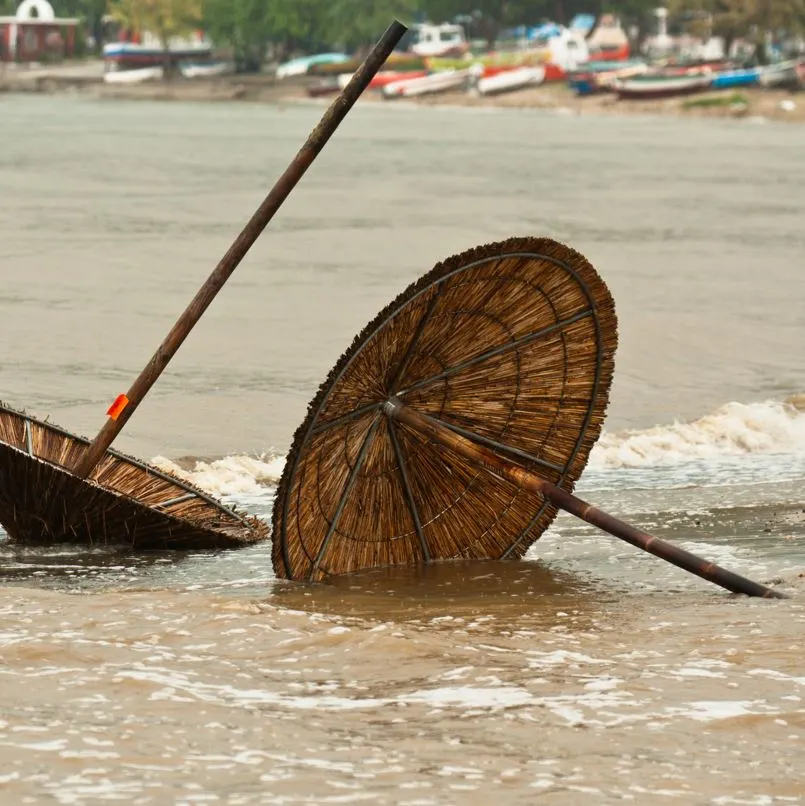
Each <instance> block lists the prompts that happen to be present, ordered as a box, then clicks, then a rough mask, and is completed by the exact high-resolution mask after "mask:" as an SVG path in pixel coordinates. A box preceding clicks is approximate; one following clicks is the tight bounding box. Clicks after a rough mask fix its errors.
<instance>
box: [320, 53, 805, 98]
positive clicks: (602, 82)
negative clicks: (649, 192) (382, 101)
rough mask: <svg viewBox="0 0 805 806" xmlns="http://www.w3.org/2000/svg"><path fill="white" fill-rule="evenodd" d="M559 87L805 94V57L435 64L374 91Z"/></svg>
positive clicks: (335, 78) (400, 73)
mask: <svg viewBox="0 0 805 806" xmlns="http://www.w3.org/2000/svg"><path fill="white" fill-rule="evenodd" d="M331 67H334V66H331ZM406 68H407V69H406ZM323 72H327V71H323ZM333 72H335V75H332V76H329V77H324V78H321V79H320V80H318V81H316V82H314V83H312V84H310V86H308V89H307V92H308V94H309V95H310V96H312V97H318V96H325V95H328V94H334V93H336V92H338V91H339V90H340V89H341V88H343V87H344V86H345V84H346V83H347V81H349V79H350V77H351V75H352V73H350V72H336V71H335V70H333ZM554 81H566V82H567V83H568V84H569V85H570V87H571V88H572V89H573V90H574V91H575V92H576V94H577V95H579V96H588V95H595V94H599V93H603V92H608V93H614V94H616V95H617V96H618V97H619V98H622V99H626V100H628V99H656V98H671V97H675V96H681V95H690V94H694V93H698V92H705V91H711V90H722V89H735V88H739V87H750V86H759V87H767V88H784V89H790V90H805V57H802V58H799V59H792V60H788V61H785V62H779V63H776V64H770V65H765V66H750V67H746V66H741V65H739V64H735V63H732V62H729V61H726V60H719V61H711V62H704V61H700V62H693V63H673V62H665V63H660V64H649V63H648V62H646V61H643V60H637V59H632V60H625V61H596V62H585V63H582V64H579V65H577V66H575V67H574V68H572V69H564V68H562V67H560V66H558V65H555V64H551V63H542V64H539V63H532V64H528V63H521V64H516V63H496V62H495V61H494V60H486V61H474V62H471V63H468V62H467V61H463V62H462V61H461V60H450V59H433V60H430V61H429V62H428V63H427V64H425V65H421V66H419V67H416V68H412V66H411V65H405V66H403V67H402V69H401V68H400V67H399V66H396V67H395V68H394V69H388V70H384V71H382V72H380V73H378V74H377V75H376V76H375V78H374V79H373V81H372V83H371V84H370V89H374V90H377V91H379V92H380V93H381V94H382V96H383V97H384V98H404V97H413V96H421V95H428V94H433V93H441V92H447V91H461V90H466V91H468V92H471V93H473V94H477V95H481V96H484V95H493V94H502V93H508V92H516V91H518V90H523V89H528V88H531V87H535V86H538V85H539V84H542V83H544V82H554Z"/></svg>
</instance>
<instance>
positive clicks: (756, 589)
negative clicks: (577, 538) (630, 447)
mask: <svg viewBox="0 0 805 806" xmlns="http://www.w3.org/2000/svg"><path fill="white" fill-rule="evenodd" d="M383 411H384V412H385V413H386V415H388V416H389V417H391V418H392V419H394V420H396V421H397V422H400V423H404V424H405V425H407V426H409V427H410V428H412V429H414V430H415V431H417V432H419V433H420V434H422V435H424V436H427V437H428V438H430V439H431V440H433V441H434V442H438V443H439V444H441V445H444V446H445V447H446V448H448V449H450V450H451V451H453V452H455V453H457V454H459V455H460V456H463V457H465V458H467V459H469V460H470V461H471V462H473V463H474V464H477V465H481V466H482V467H485V468H486V469H487V470H489V471H490V472H492V473H494V474H495V475H496V476H499V477H500V478H504V479H507V480H508V481H510V482H512V483H513V484H516V485H517V486H518V487H522V488H524V489H526V490H529V491H531V492H534V493H539V494H541V495H543V496H545V498H547V499H548V500H550V501H551V502H552V503H553V504H555V505H556V506H557V507H559V508H560V509H564V510H565V511H567V512H569V513H571V515H575V516H576V517H578V518H581V519H582V520H583V521H586V522H587V523H590V524H592V525H593V526H597V527H598V528H599V529H603V530H604V531H605V532H608V533H609V534H611V535H613V536H614V537H617V538H620V539H621V540H625V541H626V542H627V543H631V544H632V545H633V546H637V548H639V549H643V551H647V552H649V553H650V554H654V555H655V556H657V557H660V558H661V559H663V560H666V561H667V562H670V563H673V565H676V566H678V567H679V568H682V569H684V570H685V571H689V572H690V573H691V574H696V576H699V577H701V578H702V579H706V580H707V581H708V582H713V583H714V584H716V585H720V586H721V587H722V588H726V589H727V590H729V591H732V592H733V593H744V594H746V595H747V596H761V597H763V598H767V599H788V598H789V597H788V596H787V595H786V594H784V593H781V592H780V591H776V590H772V589H771V588H767V587H766V586H765V585H760V584H758V583H757V582H752V580H751V579H747V578H746V577H742V576H740V575H739V574H735V573H733V572H732V571H727V570H726V569H725V568H721V567H720V566H718V565H716V564H715V563H711V562H709V561H708V560H704V559H702V558H701V557H697V556H696V555H695V554H691V553H690V552H688V551H685V550H684V549H680V548H678V547H677V546H674V545H672V544H671V543H666V542H665V541H664V540H661V539H660V538H659V537H654V536H652V535H650V534H647V533H646V532H643V531H641V530H640V529H636V528H635V527H634V526H630V525H629V524H628V523H624V522H623V521H620V520H618V519H617V518H614V517H612V515H608V514H607V513H606V512H602V511H601V510H600V509H596V507H594V506H592V505H591V504H588V503H587V502H586V501H582V500H581V499H580V498H576V496H574V495H571V494H570V493H568V492H566V491H565V490H563V489H561V487H557V486H556V485H555V484H551V483H550V482H549V481H546V480H545V479H541V478H539V476H536V475H534V474H533V473H531V472H530V471H528V470H526V469H525V468H523V467H520V466H519V465H516V464H514V463H513V462H510V461H509V460H507V459H504V458H503V457H502V456H500V455H499V454H497V453H496V452H494V451H492V450H490V449H489V448H486V447H484V446H482V445H478V444H476V443H475V442H472V441H471V440H469V439H466V438H465V437H462V436H460V435H459V434H456V433H455V432H453V431H451V430H450V429H449V428H446V427H445V426H444V425H442V424H441V423H440V422H438V421H437V420H434V419H433V418H431V417H427V416H426V415H423V414H420V413H419V412H417V411H414V410H413V409H411V408H409V407H408V406H406V405H404V404H403V403H401V402H400V401H399V400H397V399H392V400H389V401H387V402H386V403H384V404H383Z"/></svg>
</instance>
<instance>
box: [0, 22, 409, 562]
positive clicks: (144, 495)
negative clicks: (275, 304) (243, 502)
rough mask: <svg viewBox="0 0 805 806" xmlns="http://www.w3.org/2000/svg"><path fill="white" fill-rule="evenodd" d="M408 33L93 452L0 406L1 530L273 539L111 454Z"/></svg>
mask: <svg viewBox="0 0 805 806" xmlns="http://www.w3.org/2000/svg"><path fill="white" fill-rule="evenodd" d="M406 30H407V29H406V27H405V26H404V25H402V24H400V23H399V22H396V21H395V22H394V23H392V25H391V26H390V27H389V28H388V30H387V31H386V32H385V34H384V35H383V37H382V38H381V39H380V41H379V42H378V43H377V45H376V46H375V47H374V49H373V50H372V52H371V53H370V54H369V56H368V57H367V59H366V61H364V63H363V65H362V66H361V67H360V69H358V71H357V72H356V73H355V74H354V76H353V77H352V79H351V80H350V82H349V84H347V86H346V87H345V88H344V90H343V92H342V93H341V94H340V95H339V96H338V97H337V98H336V99H335V101H333V103H332V104H331V106H330V108H329V109H328V110H327V112H326V113H325V115H324V117H323V118H322V119H321V122H320V123H319V124H318V125H317V126H316V128H315V129H314V130H313V132H312V133H311V134H310V136H309V137H308V139H307V141H306V142H305V144H304V146H303V147H302V149H301V150H300V151H299V153H298V154H297V155H296V157H295V158H294V160H293V161H292V162H291V164H290V165H289V166H288V168H287V169H286V170H285V172H284V173H283V175H282V176H281V177H280V178H279V180H278V181H277V182H276V184H275V185H274V187H273V189H272V190H271V192H270V193H269V194H268V196H267V197H266V199H265V200H264V201H263V203H262V204H261V205H260V207H259V208H258V210H257V212H256V213H255V214H254V215H253V216H252V218H251V219H250V221H249V222H248V224H247V225H246V227H245V228H244V229H243V231H242V232H241V233H240V235H239V236H238V237H237V239H236V240H235V242H234V243H233V244H232V246H231V247H230V249H229V251H228V252H227V253H226V254H225V255H224V257H223V258H222V259H221V261H220V262H219V263H218V265H217V266H216V268H215V270H214V271H213V273H212V274H211V275H210V277H209V278H208V279H207V281H206V282H205V283H204V285H203V286H202V288H201V289H200V290H199V292H198V293H197V294H196V296H195V297H194V298H193V300H192V302H191V303H190V305H189V306H188V307H187V309H186V310H185V311H184V313H182V315H181V316H180V317H179V319H178V321H177V322H176V324H175V325H174V326H173V328H172V329H171V331H170V333H169V334H168V336H167V337H166V338H165V340H164V341H163V343H162V344H161V345H160V346H159V348H158V349H157V351H156V353H155V354H154V356H153V357H152V359H151V361H150V362H149V363H148V364H147V366H146V367H145V369H144V370H143V371H142V372H141V373H140V375H139V376H138V377H137V379H136V380H135V381H134V384H133V385H132V387H131V389H129V391H128V392H127V393H126V394H125V395H120V396H118V398H117V399H116V400H115V402H114V403H113V404H112V406H111V407H110V409H109V411H108V412H107V414H108V415H109V419H108V420H107V422H106V424H105V425H104V427H103V428H102V429H101V431H100V432H99V434H98V435H97V436H96V437H95V439H94V440H93V441H92V442H90V441H89V440H86V439H82V438H81V437H77V436H75V435H73V434H71V433H69V432H68V431H65V430H64V429H60V428H58V427H55V426H53V425H51V424H49V423H47V422H43V421H41V420H37V419H35V418H33V417H31V416H28V415H26V414H24V413H22V412H19V411H16V410H14V409H11V408H9V407H7V406H3V405H0V524H2V526H3V527H4V528H5V529H6V531H7V532H8V533H9V535H11V536H12V537H13V538H15V539H17V540H18V541H30V542H63V541H71V542H76V541H80V542H89V543H112V542H114V543H119V542H126V543H128V544H130V545H132V546H133V547H137V548H154V547H171V548H191V547H192V548H197V547H219V546H227V545H242V544H245V543H251V542H254V541H256V540H260V539H262V538H264V537H266V536H267V526H266V525H265V524H264V523H263V522H262V521H260V520H258V519H256V518H244V517H242V516H241V515H239V514H238V513H236V512H235V511H234V510H232V509H229V508H227V507H224V506H223V505H222V504H220V503H218V502H217V501H215V500H214V499H212V498H210V497H209V496H207V495H205V494H204V493H202V492H201V491H200V490H197V489H196V488H194V487H192V486H191V485H189V484H187V483H185V482H183V481H181V480H180V479H177V478H174V477H173V476H171V475H169V474H166V473H163V472H160V471H159V470H157V469H156V468H154V467H152V466H150V465H148V464H146V463H144V462H140V461H138V460H136V459H131V458H129V457H125V456H123V455H121V454H119V453H117V452H114V451H110V450H109V446H110V445H111V444H112V442H113V440H114V439H115V437H116V436H117V434H119V433H120V431H121V429H122V428H123V426H124V425H125V423H126V422H127V421H128V419H129V418H130V417H131V415H132V414H133V413H134V411H135V409H136V408H137V406H138V405H139V404H140V403H141V402H142V400H143V399H144V398H145V396H146V395H147V394H148V391H149V390H150V389H151V387H152V386H153V385H154V383H155V382H156V381H157V379H158V378H159V376H160V375H161V374H162V372H163V371H164V369H165V367H166V366H167V364H168V362H169V361H170V360H171V358H172V357H173V356H174V354H175V353H176V352H177V350H178V349H179V347H180V346H181V344H182V343H183V342H184V340H185V338H186V337H187V336H188V334H189V333H190V331H191V329H192V328H193V326H194V325H195V324H196V323H197V322H198V320H199V319H200V318H201V316H202V315H203V314H204V312H205V311H206V309H207V308H208V307H209V305H210V304H211V303H212V301H213V299H214V298H215V296H216V295H217V293H218V292H219V291H220V290H221V288H222V287H223V285H224V283H225V282H226V281H227V280H228V279H229V277H230V276H231V274H232V273H233V272H234V270H235V269H236V268H237V266H238V265H239V264H240V262H241V261H242V259H243V258H244V256H245V255H246V253H247V252H248V250H249V249H250V248H251V246H252V244H254V242H255V241H256V240H257V238H258V236H259V235H260V233H261V232H262V231H263V230H264V229H265V227H266V226H267V225H268V223H269V221H270V220H271V219H272V217H273V216H274V214H275V213H276V212H277V210H278V209H279V207H280V206H281V205H282V203H283V202H284V201H285V199H286V198H287V197H288V195H289V194H290V192H291V191H292V190H293V188H294V187H295V186H296V184H297V183H298V182H299V180H300V179H301V178H302V176H303V175H304V174H305V172H306V171H307V169H308V168H309V167H310V165H311V163H312V162H313V160H314V159H315V158H316V156H317V155H318V153H319V152H320V151H321V149H322V148H323V147H324V145H325V144H326V143H327V141H328V140H329V139H330V137H331V136H332V134H333V133H334V132H335V130H336V128H337V127H338V125H339V124H340V123H341V121H342V120H343V119H344V118H345V117H346V115H347V113H348V112H349V110H350V109H351V108H352V106H353V105H354V104H355V102H356V101H357V100H358V98H359V97H360V95H361V93H362V92H363V90H364V89H365V88H366V87H367V86H368V85H369V82H370V81H371V79H372V77H373V76H374V75H375V73H376V72H377V71H378V70H379V69H380V67H381V65H382V64H383V62H384V61H385V60H386V58H387V57H388V55H389V54H390V53H391V51H392V50H393V49H394V46H395V45H396V44H397V43H398V42H399V40H400V38H401V37H402V36H403V34H404V33H405V32H406Z"/></svg>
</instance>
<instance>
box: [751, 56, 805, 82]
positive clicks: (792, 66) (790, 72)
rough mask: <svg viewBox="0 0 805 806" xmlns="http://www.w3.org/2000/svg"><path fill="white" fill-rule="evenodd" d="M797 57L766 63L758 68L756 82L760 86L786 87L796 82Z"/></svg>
mask: <svg viewBox="0 0 805 806" xmlns="http://www.w3.org/2000/svg"><path fill="white" fill-rule="evenodd" d="M798 63H799V59H790V60H789V61H786V62H777V63H775V64H767V65H765V66H764V67H762V68H761V70H760V75H759V76H758V83H759V84H760V85H761V86H762V87H769V88H770V87H787V86H793V85H795V84H796V83H797V64H798Z"/></svg>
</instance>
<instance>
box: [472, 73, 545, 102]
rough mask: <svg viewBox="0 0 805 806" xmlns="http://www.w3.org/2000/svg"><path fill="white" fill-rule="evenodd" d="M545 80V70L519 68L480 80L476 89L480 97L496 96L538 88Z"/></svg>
mask: <svg viewBox="0 0 805 806" xmlns="http://www.w3.org/2000/svg"><path fill="white" fill-rule="evenodd" d="M544 80H545V68H544V67H542V66H538V67H517V68H515V69H514V70H504V71H503V72H502V73H498V74H497V75H494V76H489V78H479V79H478V81H477V83H476V84H475V86H474V88H473V89H475V90H476V91H477V93H478V94H479V95H495V94H498V93H503V92H512V91H514V90H522V89H525V88H526V87H536V86H537V85H538V84H542V82H543V81H544Z"/></svg>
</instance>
